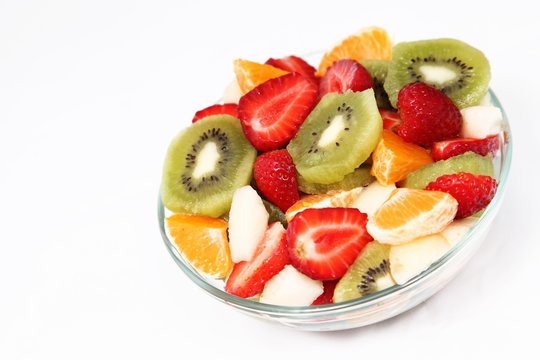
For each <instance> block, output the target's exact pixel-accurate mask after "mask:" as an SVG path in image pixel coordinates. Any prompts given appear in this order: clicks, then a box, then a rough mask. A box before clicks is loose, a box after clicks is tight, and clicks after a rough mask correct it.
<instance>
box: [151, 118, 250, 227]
mask: <svg viewBox="0 0 540 360" xmlns="http://www.w3.org/2000/svg"><path fill="white" fill-rule="evenodd" d="M256 155H257V151H256V150H255V148H253V146H251V144H250V143H249V142H248V140H247V139H246V137H245V136H244V133H243V131H242V127H241V125H240V121H238V119H236V118H234V117H232V116H228V115H213V116H208V117H206V118H204V119H202V120H200V121H198V122H196V123H195V124H193V125H191V126H190V127H189V128H187V129H186V130H184V131H182V132H181V133H180V134H178V135H177V136H176V137H175V138H174V139H173V140H172V142H171V145H170V146H169V149H168V151H167V155H166V157H165V164H164V167H163V178H162V184H161V198H162V200H163V204H164V205H165V207H166V208H168V209H169V210H171V211H174V212H177V213H187V214H194V215H207V216H213V217H219V216H221V215H223V214H224V213H226V212H227V211H228V210H229V208H230V205H231V201H232V195H233V192H234V190H236V189H237V188H239V187H241V186H244V185H247V184H249V182H250V180H251V174H252V170H253V163H254V162H255V157H256Z"/></svg>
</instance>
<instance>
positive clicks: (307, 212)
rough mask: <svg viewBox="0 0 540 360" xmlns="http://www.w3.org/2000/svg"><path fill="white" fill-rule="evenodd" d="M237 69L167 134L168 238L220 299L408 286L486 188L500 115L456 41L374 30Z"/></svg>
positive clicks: (483, 77) (469, 54) (285, 299)
mask: <svg viewBox="0 0 540 360" xmlns="http://www.w3.org/2000/svg"><path fill="white" fill-rule="evenodd" d="M232 65H233V66H232V68H233V70H234V77H235V80H234V81H233V82H232V83H231V84H230V85H229V86H227V87H226V90H225V94H224V96H223V99H224V101H223V103H222V104H209V106H208V107H207V108H205V109H201V110H198V111H194V117H193V120H192V125H191V126H190V127H188V128H187V129H184V130H183V131H181V132H180V133H179V134H178V135H177V136H176V137H175V138H174V139H173V140H172V142H171V145H170V147H169V149H168V152H167V154H166V158H165V164H164V170H163V178H162V185H161V199H162V202H163V204H164V206H165V208H166V209H167V217H166V219H165V225H166V229H167V231H168V236H169V239H171V241H172V242H173V243H174V244H175V246H176V247H177V249H178V251H179V253H180V254H181V255H182V256H183V257H184V259H185V260H186V261H187V262H189V263H190V264H191V265H192V267H193V268H194V269H195V271H197V272H199V273H200V274H202V275H203V276H205V277H208V278H214V279H221V280H222V284H223V287H222V288H223V290H224V291H226V292H228V293H229V294H232V295H234V296H238V297H241V298H247V299H251V300H253V301H259V302H261V303H268V304H276V305H282V306H318V305H322V304H329V303H337V302H342V301H347V300H352V299H357V298H360V297H362V296H366V295H369V294H374V293H376V292H378V291H381V290H383V289H387V288H389V287H392V286H395V285H397V284H399V285H402V284H406V283H407V282H408V281H410V280H411V279H412V278H414V277H415V276H417V275H419V274H421V273H422V272H423V271H425V270H426V269H428V268H429V266H430V265H431V264H433V263H434V262H436V261H437V260H438V259H440V258H441V257H442V256H443V255H444V254H446V253H447V252H448V251H449V250H450V249H451V248H452V247H453V246H455V244H457V243H458V242H459V241H460V239H462V238H463V236H464V235H465V234H466V233H467V231H468V230H469V229H470V228H471V227H472V226H473V225H474V224H475V223H476V222H477V220H478V218H479V214H481V212H482V211H483V209H484V208H486V206H488V205H489V203H490V201H491V200H492V199H493V197H494V196H495V193H496V191H497V180H496V178H495V171H494V161H493V158H494V157H496V156H500V152H501V141H504V136H503V129H502V121H503V116H502V113H501V109H499V108H497V107H495V106H493V105H492V104H491V101H490V98H489V93H488V88H489V81H490V66H489V62H488V60H487V59H486V57H485V56H484V54H483V53H482V52H481V51H479V50H478V49H476V48H474V47H472V46H471V45H469V44H467V43H465V42H462V41H459V40H455V39H430V40H420V41H411V42H402V43H398V44H395V45H394V44H393V43H392V41H391V40H390V37H389V35H388V34H387V32H386V31H385V30H384V29H381V28H377V27H371V28H365V29H363V30H361V31H360V32H358V33H356V34H353V35H351V36H349V37H347V38H346V39H344V40H342V41H341V42H340V43H339V44H337V45H335V46H334V47H332V48H331V49H329V51H328V52H326V53H325V54H324V55H323V56H322V60H321V61H320V63H319V64H318V67H317V68H315V67H314V66H312V64H309V63H308V62H307V61H306V60H305V59H303V58H301V57H298V56H295V55H290V56H286V57H282V58H272V57H270V58H268V59H267V60H266V61H265V62H264V63H262V62H256V61H251V60H246V59H238V60H236V61H234V64H232ZM231 76H233V74H232V72H231ZM194 110H196V109H194Z"/></svg>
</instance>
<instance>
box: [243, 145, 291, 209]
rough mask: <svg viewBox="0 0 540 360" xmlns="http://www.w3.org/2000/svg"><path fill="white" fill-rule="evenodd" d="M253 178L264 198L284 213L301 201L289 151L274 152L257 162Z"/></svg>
mask: <svg viewBox="0 0 540 360" xmlns="http://www.w3.org/2000/svg"><path fill="white" fill-rule="evenodd" d="M253 177H254V179H255V182H256V183H257V188H258V189H259V190H260V191H261V192H262V193H263V195H264V197H266V199H268V201H270V202H271V203H272V204H274V205H276V206H277V207H279V208H280V209H281V210H282V211H287V209H288V208H289V207H290V206H291V205H292V204H294V203H295V202H297V201H298V200H300V195H299V194H298V184H297V182H296V170H295V168H294V164H293V161H292V158H291V156H290V155H289V153H288V152H287V150H274V151H270V152H267V153H264V154H262V155H259V157H258V158H257V159H256V160H255V166H254V171H253Z"/></svg>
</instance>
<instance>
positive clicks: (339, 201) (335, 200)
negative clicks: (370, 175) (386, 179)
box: [285, 187, 364, 222]
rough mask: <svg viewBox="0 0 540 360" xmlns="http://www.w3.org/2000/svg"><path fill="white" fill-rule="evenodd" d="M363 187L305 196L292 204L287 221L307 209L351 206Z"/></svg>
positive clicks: (286, 215) (287, 214)
mask: <svg viewBox="0 0 540 360" xmlns="http://www.w3.org/2000/svg"><path fill="white" fill-rule="evenodd" d="M363 189H364V188H363V187H358V188H354V189H351V190H346V191H345V190H338V191H330V192H329V193H327V194H316V195H308V196H304V197H303V198H301V199H300V200H298V201H297V202H296V203H295V204H294V205H293V206H291V207H290V208H289V209H288V210H287V212H286V213H285V217H286V218H287V221H289V222H290V221H291V220H292V219H293V217H294V216H295V215H296V214H298V213H299V212H301V211H304V210H305V209H309V208H312V209H322V208H329V207H350V206H352V204H353V203H354V202H355V201H356V199H357V198H358V196H359V195H360V194H361V193H362V191H363Z"/></svg>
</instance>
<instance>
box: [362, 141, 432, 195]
mask: <svg viewBox="0 0 540 360" xmlns="http://www.w3.org/2000/svg"><path fill="white" fill-rule="evenodd" d="M372 159H373V165H372V166H371V174H372V175H373V176H375V177H376V178H377V180H379V182H380V183H381V184H383V185H389V184H393V183H396V182H398V181H400V180H403V179H405V178H406V177H407V175H409V174H410V173H411V172H412V171H415V170H417V169H419V168H421V167H422V166H424V165H427V164H430V163H432V162H433V160H432V159H431V156H429V154H428V152H427V151H426V150H425V149H424V148H422V147H420V146H418V145H414V144H410V143H407V142H405V141H404V140H403V139H401V138H400V137H399V136H397V135H396V134H394V133H393V132H391V131H390V130H383V132H382V139H381V141H380V142H379V145H377V147H376V148H375V151H374V152H373V155H372Z"/></svg>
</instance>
